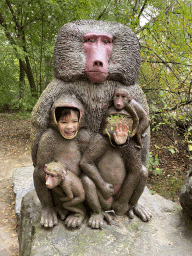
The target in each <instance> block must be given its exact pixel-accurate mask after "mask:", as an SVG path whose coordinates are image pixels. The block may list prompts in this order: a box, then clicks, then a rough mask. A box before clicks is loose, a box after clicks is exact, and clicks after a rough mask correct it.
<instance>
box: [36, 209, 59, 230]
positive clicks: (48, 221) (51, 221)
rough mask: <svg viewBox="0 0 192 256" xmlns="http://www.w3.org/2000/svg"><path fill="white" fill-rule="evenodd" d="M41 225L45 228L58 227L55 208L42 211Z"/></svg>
mask: <svg viewBox="0 0 192 256" xmlns="http://www.w3.org/2000/svg"><path fill="white" fill-rule="evenodd" d="M40 223H41V225H42V226H44V227H45V228H52V227H53V226H55V225H57V223H58V219H57V213H56V211H55V209H54V208H51V207H44V208H42V211H41V222H40Z"/></svg>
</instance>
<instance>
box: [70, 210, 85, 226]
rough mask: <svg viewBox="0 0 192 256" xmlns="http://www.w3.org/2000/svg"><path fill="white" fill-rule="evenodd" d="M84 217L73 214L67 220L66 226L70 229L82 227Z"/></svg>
mask: <svg viewBox="0 0 192 256" xmlns="http://www.w3.org/2000/svg"><path fill="white" fill-rule="evenodd" d="M84 217H85V216H84V215H82V214H79V213H72V214H70V215H69V216H68V217H67V218H66V220H65V225H66V226H67V227H68V228H77V227H80V226H81V224H82V222H83V220H84Z"/></svg>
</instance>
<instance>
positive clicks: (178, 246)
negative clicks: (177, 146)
mask: <svg viewBox="0 0 192 256" xmlns="http://www.w3.org/2000/svg"><path fill="white" fill-rule="evenodd" d="M20 173H22V174H23V172H20ZM23 178H24V177H23ZM25 182H27V179H26V178H25ZM29 187H30V186H29ZM140 203H141V204H143V205H147V206H148V208H149V209H151V211H152V212H153V218H152V219H151V220H150V221H149V222H148V223H144V222H142V221H141V220H140V219H138V218H137V217H135V219H133V220H130V219H128V217H127V216H123V217H116V218H115V220H114V222H113V224H112V225H111V226H110V225H107V224H106V225H105V226H104V227H103V229H102V230H92V229H90V228H89V227H88V226H87V223H86V220H85V223H83V225H82V227H81V228H79V229H75V230H70V229H68V228H66V227H65V226H64V223H63V221H59V224H58V225H57V226H55V227H54V228H50V229H44V228H42V227H41V225H40V224H39V221H40V210H41V206H40V202H39V199H38V198H37V195H36V192H35V191H34V190H32V191H30V192H28V193H27V194H26V195H25V196H24V198H23V200H22V207H21V221H20V225H19V242H20V256H40V255H41V256H75V255H85V256H90V255H93V256H98V255H100V256H104V255H114V256H116V255H118V256H127V255H130V256H145V255H146V256H159V255H161V256H177V255H178V256H188V255H191V251H192V232H191V227H192V221H191V219H190V217H189V216H188V215H186V214H183V211H182V209H181V207H180V206H179V205H177V204H176V203H173V202H172V201H169V200H166V199H165V198H163V197H161V196H159V195H151V194H150V192H149V190H148V189H147V188H146V189H145V191H144V193H143V195H142V197H141V199H140Z"/></svg>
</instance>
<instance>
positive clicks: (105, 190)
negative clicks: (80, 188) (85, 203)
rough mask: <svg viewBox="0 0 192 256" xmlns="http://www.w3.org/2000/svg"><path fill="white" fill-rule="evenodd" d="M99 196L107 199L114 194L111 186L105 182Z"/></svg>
mask: <svg viewBox="0 0 192 256" xmlns="http://www.w3.org/2000/svg"><path fill="white" fill-rule="evenodd" d="M101 194H102V195H103V197H104V198H105V199H109V198H110V197H111V196H112V195H113V194H114V187H113V185H112V184H110V183H107V182H105V183H104V186H103V188H102V190H101Z"/></svg>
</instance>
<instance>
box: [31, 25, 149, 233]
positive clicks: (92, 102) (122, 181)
mask: <svg viewBox="0 0 192 256" xmlns="http://www.w3.org/2000/svg"><path fill="white" fill-rule="evenodd" d="M140 62H141V60H140V46H139V42H138V39H137V37H136V36H135V34H134V33H133V31H132V30H131V29H130V28H128V27H127V26H124V25H122V24H120V23H117V22H109V21H95V20H83V21H75V22H72V23H68V24H65V25H64V26H63V27H62V28H61V30H60V31H59V33H58V36H57V40H56V44H55V50H54V56H53V65H54V75H55V78H54V79H53V81H52V82H51V83H50V84H49V85H48V86H47V88H46V89H45V90H44V92H43V93H42V95H41V96H40V98H39V100H38V102H37V104H36V105H35V107H34V109H33V111H32V118H31V119H32V131H31V140H32V159H33V164H34V166H35V171H34V184H35V188H36V191H40V188H43V191H44V195H42V193H38V197H39V198H40V201H41V203H42V207H43V209H42V212H44V218H45V223H48V224H47V225H46V226H48V227H49V226H53V225H55V224H56V223H57V216H56V211H55V209H54V208H53V207H47V205H46V199H47V198H49V201H50V200H51V199H50V196H49V193H48V189H47V188H46V185H45V176H43V175H41V173H42V168H44V166H43V164H38V162H37V158H38V159H40V157H39V156H38V151H39V141H40V140H41V138H42V136H43V134H44V133H45V132H46V131H47V130H48V129H50V128H51V129H52V130H54V129H55V130H57V128H56V127H55V125H53V122H52V120H51V115H52V114H51V109H52V106H53V104H54V102H56V101H57V100H58V99H59V98H67V97H69V95H70V96H71V97H72V98H74V99H77V100H78V101H79V102H80V103H81V104H82V106H83V108H84V113H85V114H84V117H83V119H84V120H83V122H82V124H81V127H80V129H79V132H81V130H83V131H85V132H83V136H82V137H83V138H84V137H85V136H86V134H88V135H87V136H90V137H89V139H90V138H91V137H93V138H97V136H98V137H99V138H100V137H101V138H102V139H103V137H104V135H103V134H102V133H101V125H102V121H103V120H104V117H105V115H106V112H107V110H108V108H109V107H110V106H111V105H112V100H113V95H114V92H115V89H116V88H120V87H121V86H125V87H126V88H127V91H128V93H129V95H134V99H135V100H136V101H137V102H138V103H139V104H140V105H141V106H142V108H143V109H144V110H145V112H146V113H147V115H149V109H148V104H147V101H146V97H145V95H144V93H143V91H142V89H141V88H140V87H139V85H138V84H137V78H138V75H139V70H140ZM65 100H66V99H65ZM91 134H94V136H92V135H91ZM104 139H105V142H106V144H107V145H108V146H107V147H108V150H107V151H106V152H104V154H105V156H103V157H102V160H101V159H96V165H97V168H98V169H99V168H104V167H105V168H109V170H110V171H111V173H113V172H114V170H115V168H117V169H118V173H119V174H116V177H117V180H118V179H119V183H118V185H119V186H120V187H119V188H118V196H117V197H114V204H113V209H114V211H117V214H118V212H121V214H126V213H127V214H128V215H129V216H130V217H134V214H136V215H137V216H139V217H140V218H141V219H142V220H143V221H148V220H149V219H150V217H151V214H150V213H149V211H148V210H146V209H145V208H144V207H140V206H139V205H137V202H136V201H138V200H133V201H131V202H130V201H129V200H130V199H128V198H127V196H126V193H127V191H129V186H128V185H127V184H129V183H130V182H127V181H128V180H129V178H128V176H127V175H128V172H129V170H128V169H127V168H126V167H125V162H124V159H125V158H126V157H127V154H129V153H130V152H131V148H132V147H134V148H135V145H137V143H136V142H134V141H133V142H132V146H130V148H129V147H128V146H127V145H126V146H125V145H116V146H115V147H114V146H112V145H111V143H110V142H109V139H108V137H106V138H104ZM84 141H86V143H89V142H88V141H89V140H88V139H85V138H84V140H82V142H81V141H80V140H79V142H78V143H79V147H80V148H84V145H82V147H81V143H82V144H83V143H84ZM149 142H150V130H149V127H148V128H147V130H146V136H145V137H144V138H142V148H141V149H137V150H138V151H137V152H138V156H140V159H141V163H142V166H145V165H146V162H147V157H148V152H149ZM96 143H97V142H96ZM126 143H129V141H127V142H126ZM134 143H135V144H134ZM124 146H125V147H124ZM55 147H57V145H55ZM95 147H96V145H95ZM128 148H129V150H128V151H129V152H128V151H127V149H128ZM41 150H42V151H43V149H42V148H41ZM83 153H84V151H81V150H80V155H81V156H83ZM50 161H53V160H51V159H50ZM40 162H41V161H40ZM130 164H131V165H132V166H133V167H134V166H135V167H136V166H137V164H136V163H135V161H131V162H130ZM132 169H133V168H132ZM137 173H138V172H137ZM139 175H140V177H139V182H138V183H137V186H136V187H137V189H136V190H137V191H139V190H140V186H141V184H142V189H143V187H144V184H145V182H146V177H147V169H146V168H140V171H139ZM133 176H134V175H133ZM86 178H88V177H87V176H86V173H85V174H83V179H86ZM133 178H134V177H133ZM104 181H105V180H104ZM106 182H107V181H105V183H106ZM84 189H85V188H84ZM142 189H141V190H142ZM134 192H135V190H134V191H133V192H132V194H134ZM104 196H105V195H104ZM129 198H133V197H132V196H130V197H129ZM85 199H86V189H85ZM45 205H46V207H45ZM128 205H131V206H132V207H131V208H129V207H128ZM119 209H121V210H119ZM101 210H102V211H103V212H104V210H105V208H104V207H103V208H102V209H101ZM103 216H104V214H103ZM103 219H104V217H103V218H100V217H99V218H97V217H96V218H95V219H94V216H93V218H92V219H91V225H90V226H91V227H92V228H100V227H102V225H103ZM94 223H97V224H94Z"/></svg>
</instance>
